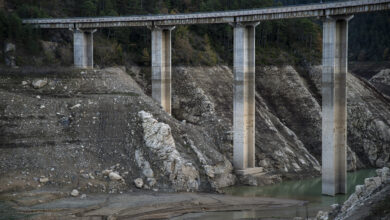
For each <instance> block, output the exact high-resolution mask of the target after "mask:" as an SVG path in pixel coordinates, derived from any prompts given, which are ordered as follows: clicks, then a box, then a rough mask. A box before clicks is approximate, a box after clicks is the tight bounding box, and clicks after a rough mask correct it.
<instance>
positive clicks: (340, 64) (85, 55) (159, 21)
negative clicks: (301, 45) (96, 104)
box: [23, 0, 390, 195]
mask: <svg viewBox="0 0 390 220" xmlns="http://www.w3.org/2000/svg"><path fill="white" fill-rule="evenodd" d="M389 9H390V0H356V1H346V2H333V3H325V4H311V5H301V6H286V7H276V8H266V9H253V10H239V11H225V12H207V13H192V14H177V15H143V16H124V17H89V18H63V19H25V20H23V23H25V24H31V25H34V26H35V27H37V28H54V29H59V28H66V29H70V30H71V31H73V34H74V65H75V66H76V67H79V68H92V67H93V33H94V32H95V29H96V28H108V27H131V26H145V27H148V28H150V29H151V32H152V96H153V98H154V99H156V100H157V101H158V102H159V103H160V104H161V105H162V107H163V108H164V110H165V111H167V112H168V113H169V114H170V113H171V31H172V30H173V29H174V27H175V25H191V24H216V23H229V24H231V26H232V27H233V29H234V64H233V67H234V69H233V70H234V114H233V130H234V137H233V148H234V150H233V162H234V166H235V169H236V172H237V173H239V174H253V173H256V172H260V170H261V169H259V168H256V164H255V140H254V138H255V28H256V26H257V25H258V24H259V22H260V21H265V20H275V19H290V18H303V17H318V18H321V19H322V20H323V56H322V65H323V70H322V193H323V194H327V195H335V194H337V193H346V191H347V189H346V170H347V164H346V161H347V160H346V140H347V124H346V122H347V103H346V102H347V99H346V93H347V91H346V74H347V71H348V70H347V63H348V60H347V55H348V21H349V20H350V19H351V18H352V17H353V14H357V13H365V12H374V11H380V10H389Z"/></svg>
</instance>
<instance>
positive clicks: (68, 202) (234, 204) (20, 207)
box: [0, 190, 304, 219]
mask: <svg viewBox="0 0 390 220" xmlns="http://www.w3.org/2000/svg"><path fill="white" fill-rule="evenodd" d="M1 200H2V201H3V202H2V203H3V204H4V205H3V206H0V207H7V208H8V210H10V209H12V210H13V211H12V213H13V215H17V216H19V217H22V218H28V219H165V218H172V217H175V216H181V215H183V214H186V213H191V212H212V211H233V210H255V211H261V210H264V211H265V210H271V209H285V208H289V207H294V206H302V205H303V204H304V202H303V201H298V200H288V199H275V198H261V197H257V198H251V199H248V198H245V197H237V196H228V195H219V194H203V193H202V194H200V193H157V192H150V191H138V192H132V193H125V194H88V195H84V196H83V195H82V196H78V197H71V196H70V195H69V192H63V191H54V190H52V191H48V190H35V191H30V192H24V193H16V194H3V195H2V196H1V198H0V201H1ZM0 213H1V210H0ZM10 213H11V212H10ZM4 216H5V217H7V216H6V215H3V217H4ZM0 219H2V218H1V217H0Z"/></svg>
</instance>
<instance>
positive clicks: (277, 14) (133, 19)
mask: <svg viewBox="0 0 390 220" xmlns="http://www.w3.org/2000/svg"><path fill="white" fill-rule="evenodd" d="M389 9H390V0H357V1H344V2H334V3H333V2H332V3H321V4H310V5H299V6H285V7H276V8H265V9H253V10H239V11H227V12H208V13H193V14H177V15H154V16H153V15H152V16H150V15H144V16H127V17H95V18H63V19H25V20H23V22H24V23H29V24H34V25H36V26H37V27H39V28H103V27H126V26H153V25H188V24H210V23H233V22H247V21H262V20H274V19H289V18H302V17H318V16H320V17H322V16H332V15H345V14H356V13H364V12H373V11H380V10H389Z"/></svg>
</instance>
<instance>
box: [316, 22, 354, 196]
mask: <svg viewBox="0 0 390 220" xmlns="http://www.w3.org/2000/svg"><path fill="white" fill-rule="evenodd" d="M351 18H352V16H337V17H328V18H326V19H325V20H324V22H323V54H322V194H326V195H332V196H333V195H335V194H337V193H346V192H347V183H346V181H347V179H346V178H347V156H346V143H347V86H346V79H347V71H348V57H347V56H348V21H349V20H350V19H351Z"/></svg>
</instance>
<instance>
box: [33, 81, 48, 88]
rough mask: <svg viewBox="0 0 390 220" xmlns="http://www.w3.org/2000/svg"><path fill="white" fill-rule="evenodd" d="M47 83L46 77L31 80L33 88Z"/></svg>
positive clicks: (41, 86)
mask: <svg viewBox="0 0 390 220" xmlns="http://www.w3.org/2000/svg"><path fill="white" fill-rule="evenodd" d="M46 85H47V79H38V80H34V81H33V82H32V86H33V87H34V89H40V88H43V87H44V86H46Z"/></svg>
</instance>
